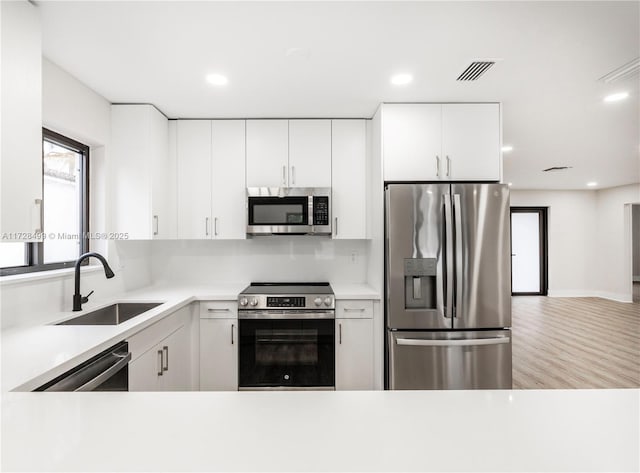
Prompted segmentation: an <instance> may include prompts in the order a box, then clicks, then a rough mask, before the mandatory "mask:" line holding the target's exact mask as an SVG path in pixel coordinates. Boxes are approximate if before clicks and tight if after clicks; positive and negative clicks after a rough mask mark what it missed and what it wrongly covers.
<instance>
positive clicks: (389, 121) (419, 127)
mask: <svg viewBox="0 0 640 473" xmlns="http://www.w3.org/2000/svg"><path fill="white" fill-rule="evenodd" d="M383 107H384V108H383V109H382V110H383V111H382V135H383V161H384V180H385V181H433V180H437V179H440V178H442V177H443V176H444V174H443V170H444V169H443V164H444V162H443V159H442V148H441V140H442V137H441V126H442V117H441V112H442V106H441V105H440V104H385V105H383Z"/></svg>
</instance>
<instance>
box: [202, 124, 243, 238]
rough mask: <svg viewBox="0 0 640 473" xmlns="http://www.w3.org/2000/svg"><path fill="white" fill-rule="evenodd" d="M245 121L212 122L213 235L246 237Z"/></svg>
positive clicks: (214, 236)
mask: <svg viewBox="0 0 640 473" xmlns="http://www.w3.org/2000/svg"><path fill="white" fill-rule="evenodd" d="M245 123H246V122H245V121H244V120H214V121H213V122H212V140H213V141H212V146H211V149H212V156H211V167H212V180H211V182H212V184H213V187H212V211H213V214H212V215H213V231H212V237H213V238H217V239H244V238H246V231H247V218H246V213H247V212H246V207H245V199H246V190H245V189H246V185H245Z"/></svg>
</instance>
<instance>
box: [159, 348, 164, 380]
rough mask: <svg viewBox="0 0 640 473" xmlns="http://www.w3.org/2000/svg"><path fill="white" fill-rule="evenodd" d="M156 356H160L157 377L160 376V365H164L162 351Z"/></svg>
mask: <svg viewBox="0 0 640 473" xmlns="http://www.w3.org/2000/svg"><path fill="white" fill-rule="evenodd" d="M158 355H160V368H158V376H162V365H164V361H163V358H164V357H163V356H162V350H158Z"/></svg>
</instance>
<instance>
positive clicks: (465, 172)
mask: <svg viewBox="0 0 640 473" xmlns="http://www.w3.org/2000/svg"><path fill="white" fill-rule="evenodd" d="M500 142H501V138H500V105H499V104H497V103H487V104H478V103H473V104H444V105H443V106H442V153H443V154H444V158H445V161H447V163H445V168H446V167H447V164H448V165H449V166H450V167H449V176H448V177H447V178H448V179H451V180H456V181H470V180H479V181H499V180H500Z"/></svg>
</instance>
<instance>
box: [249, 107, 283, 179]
mask: <svg viewBox="0 0 640 473" xmlns="http://www.w3.org/2000/svg"><path fill="white" fill-rule="evenodd" d="M288 166H289V123H288V120H247V187H287V186H288Z"/></svg>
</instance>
